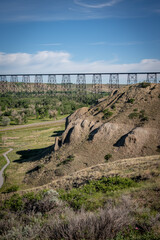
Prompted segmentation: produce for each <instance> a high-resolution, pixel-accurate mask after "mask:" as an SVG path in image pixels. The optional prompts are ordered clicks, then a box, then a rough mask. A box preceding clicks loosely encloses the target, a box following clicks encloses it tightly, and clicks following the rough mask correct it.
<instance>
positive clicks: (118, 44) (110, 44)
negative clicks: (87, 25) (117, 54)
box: [90, 41, 145, 46]
mask: <svg viewBox="0 0 160 240" xmlns="http://www.w3.org/2000/svg"><path fill="white" fill-rule="evenodd" d="M144 43H145V42H144V41H133V42H94V43H90V45H93V46H98V45H99V46H101V45H109V46H132V45H140V44H144Z"/></svg>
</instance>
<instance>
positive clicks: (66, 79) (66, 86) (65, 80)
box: [61, 74, 71, 94]
mask: <svg viewBox="0 0 160 240" xmlns="http://www.w3.org/2000/svg"><path fill="white" fill-rule="evenodd" d="M61 89H62V91H63V92H65V94H69V93H70V92H71V77H70V75H69V74H64V75H62V83H61Z"/></svg>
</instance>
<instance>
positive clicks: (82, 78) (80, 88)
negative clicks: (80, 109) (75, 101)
mask: <svg viewBox="0 0 160 240" xmlns="http://www.w3.org/2000/svg"><path fill="white" fill-rule="evenodd" d="M76 89H77V97H78V98H79V99H81V100H84V99H85V98H86V75H85V74H78V75H77V81H76Z"/></svg>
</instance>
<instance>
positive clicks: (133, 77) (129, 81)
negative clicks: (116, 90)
mask: <svg viewBox="0 0 160 240" xmlns="http://www.w3.org/2000/svg"><path fill="white" fill-rule="evenodd" d="M136 83H137V73H129V74H128V77H127V85H130V84H136Z"/></svg>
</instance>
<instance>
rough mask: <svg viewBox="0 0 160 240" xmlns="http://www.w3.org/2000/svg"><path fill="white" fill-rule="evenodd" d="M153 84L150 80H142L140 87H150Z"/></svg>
mask: <svg viewBox="0 0 160 240" xmlns="http://www.w3.org/2000/svg"><path fill="white" fill-rule="evenodd" d="M150 86H151V83H149V82H142V83H140V84H139V87H141V88H146V87H150Z"/></svg>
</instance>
